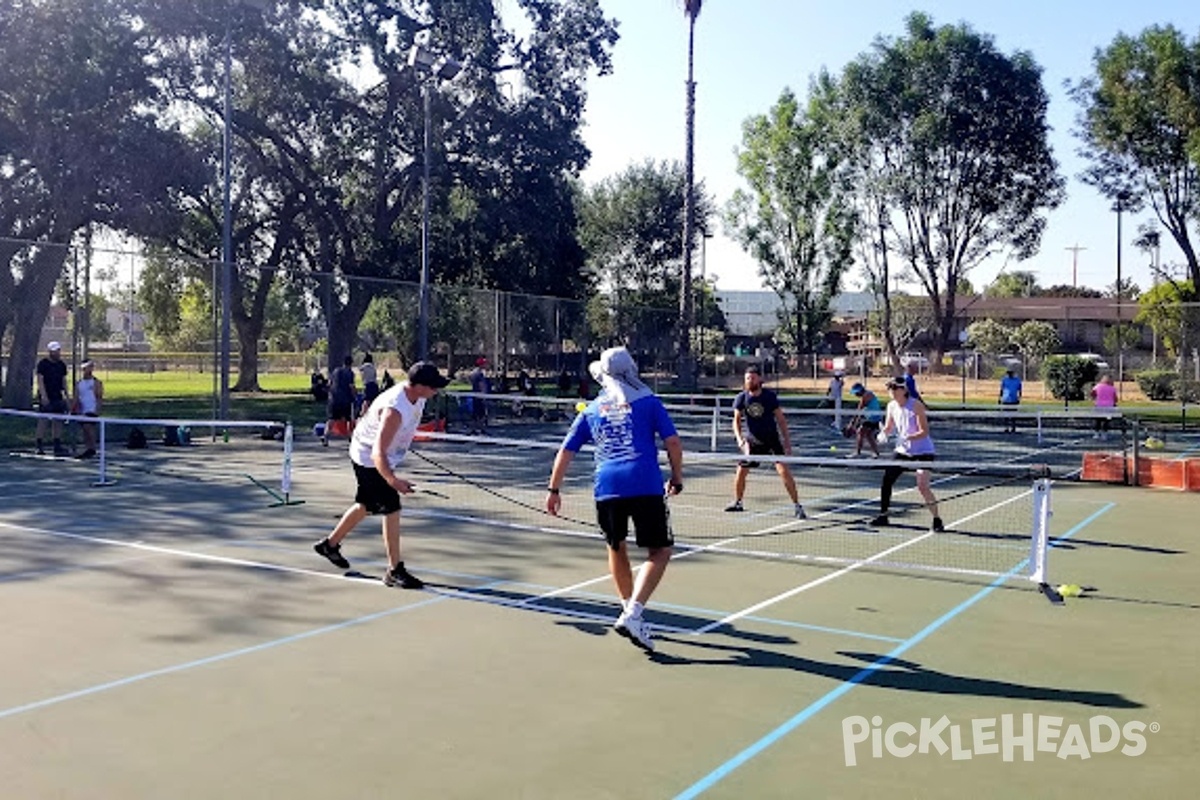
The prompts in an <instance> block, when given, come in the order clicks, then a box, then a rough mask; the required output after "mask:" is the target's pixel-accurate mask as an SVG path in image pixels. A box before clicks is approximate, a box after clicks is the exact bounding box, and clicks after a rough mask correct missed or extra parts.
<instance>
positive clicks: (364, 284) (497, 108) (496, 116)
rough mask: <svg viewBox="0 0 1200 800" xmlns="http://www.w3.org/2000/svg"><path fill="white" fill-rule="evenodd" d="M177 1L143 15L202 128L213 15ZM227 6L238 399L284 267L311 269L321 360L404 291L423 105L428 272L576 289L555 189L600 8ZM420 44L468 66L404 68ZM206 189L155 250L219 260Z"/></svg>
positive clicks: (593, 59)
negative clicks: (374, 306)
mask: <svg viewBox="0 0 1200 800" xmlns="http://www.w3.org/2000/svg"><path fill="white" fill-rule="evenodd" d="M180 5H181V4H169V7H164V8H162V9H161V11H160V12H159V13H156V15H155V17H154V20H155V22H156V25H157V27H156V30H157V31H158V32H159V33H160V36H161V41H162V43H163V44H162V52H161V56H162V60H163V63H164V65H165V67H164V69H165V71H166V72H167V74H168V75H170V76H171V78H172V82H171V86H172V89H173V91H174V93H175V95H176V97H177V98H178V100H179V102H180V103H182V104H187V105H188V106H189V107H190V108H193V109H196V110H199V111H200V112H202V113H203V114H204V115H205V116H206V118H207V122H208V123H209V124H208V128H209V129H210V130H216V129H218V128H219V125H218V124H217V122H218V120H219V119H220V114H221V110H222V109H221V106H220V103H219V98H218V97H217V96H215V95H214V92H213V91H212V89H213V83H214V80H216V79H218V78H219V76H220V75H221V74H222V70H221V67H220V64H221V53H222V48H221V43H222V36H223V32H224V28H225V17H224V15H220V14H218V15H213V14H212V13H211V12H210V10H209V7H210V6H211V3H207V2H191V3H186V4H182V5H183V6H184V8H182V9H181V8H180V7H179V6H180ZM235 5H236V6H237V8H236V9H235V10H234V13H235V17H234V19H233V21H232V25H233V31H234V33H235V40H234V41H235V43H236V44H237V46H236V47H235V48H234V55H235V67H234V75H233V79H234V82H235V94H236V97H237V98H238V102H237V103H236V104H235V108H234V114H233V132H234V135H235V136H236V140H237V145H238V147H239V150H238V152H239V155H240V157H239V158H238V159H237V160H236V161H235V173H234V175H233V177H234V191H233V203H234V209H235V220H236V221H237V225H236V228H235V231H234V246H235V252H236V255H237V262H238V264H239V269H238V271H237V273H236V274H235V278H236V280H235V285H234V291H233V293H232V295H231V300H232V305H233V311H234V322H235V324H236V325H237V326H238V332H239V339H240V340H241V341H242V342H243V345H242V352H241V362H242V369H241V370H240V371H239V387H241V388H246V387H245V386H243V383H244V382H246V381H249V380H251V379H253V376H254V371H253V370H254V367H255V365H254V357H255V353H254V352H253V349H252V348H253V346H254V344H253V343H254V342H256V341H257V340H258V338H260V335H261V334H262V332H263V325H264V321H263V316H264V314H265V313H266V307H267V303H268V300H269V298H270V292H271V283H272V281H274V280H277V279H278V278H279V276H281V275H285V274H287V271H286V270H284V267H288V268H289V269H290V268H291V267H293V266H294V267H295V268H298V269H304V270H306V271H309V272H312V273H318V274H319V275H320V276H321V277H320V278H319V283H318V284H317V286H318V289H317V291H319V292H321V295H320V296H319V297H317V298H313V305H314V306H316V307H318V308H320V309H322V310H323V311H324V312H325V316H326V320H325V321H326V325H327V329H328V351H327V352H328V356H329V359H330V362H331V364H332V363H338V362H340V359H341V357H342V356H343V355H344V354H346V353H349V352H350V350H351V349H353V347H354V345H355V338H356V336H357V331H358V327H359V322H360V320H361V318H362V316H363V314H364V313H365V312H366V309H367V307H368V305H369V304H370V301H371V299H372V298H373V297H374V296H376V295H377V294H380V293H382V292H384V291H385V289H384V287H385V286H386V285H387V283H386V281H387V280H402V281H410V282H416V281H417V279H418V277H419V273H420V263H421V237H420V231H421V222H422V216H423V215H422V203H421V197H422V191H421V190H422V183H423V181H422V174H423V164H424V147H423V136H422V132H423V129H424V122H425V113H424V109H425V103H424V98H425V97H426V95H427V96H428V99H429V103H428V108H429V112H430V113H429V123H430V131H431V143H430V144H431V146H430V178H431V179H430V181H429V196H430V213H429V221H430V229H431V236H430V262H431V264H433V265H435V267H434V270H433V272H432V275H431V278H432V280H433V281H434V282H435V283H436V284H454V283H458V282H464V281H469V282H472V283H475V284H476V285H492V286H496V287H498V288H501V289H506V290H520V291H534V292H554V293H558V294H567V293H570V294H581V293H582V291H583V290H584V287H585V283H584V281H583V280H582V275H581V267H582V260H583V259H582V252H581V251H580V249H579V247H578V245H577V244H576V243H575V240H574V236H575V229H576V225H575V217H574V208H573V206H572V200H573V197H572V193H571V189H570V179H571V177H572V176H574V175H576V174H578V172H579V170H581V169H582V168H583V166H584V165H585V164H586V160H587V157H588V153H587V149H586V147H585V146H584V144H583V142H582V139H581V137H580V135H579V130H580V126H581V124H582V112H583V105H584V100H585V97H586V94H585V91H584V87H585V84H586V81H587V79H588V77H589V75H590V74H594V73H595V74H600V75H603V74H605V73H607V72H608V71H610V70H611V63H610V59H609V51H610V49H611V47H612V45H613V43H614V42H615V40H616V29H615V25H614V24H613V22H612V20H609V19H607V18H605V17H604V16H603V13H602V11H601V9H600V8H599V6H598V4H595V3H567V2H563V1H562V0H547V1H544V2H543V1H540V0H539V2H533V3H521V4H519V5H518V6H515V7H514V8H515V9H516V11H515V13H514V14H513V15H509V14H506V15H505V18H504V19H501V18H500V17H499V13H498V10H497V6H496V4H495V3H494V2H493V0H442V1H441V2H438V3H433V4H418V5H416V6H414V5H413V4H411V3H368V4H361V3H327V2H322V3H316V2H313V3H306V5H311V6H313V7H314V8H318V7H319V10H320V13H301V14H296V13H288V12H287V11H285V7H284V6H279V5H276V6H274V7H273V10H268V11H266V12H265V13H261V14H259V13H248V12H247V11H246V10H245V9H243V8H242V4H235ZM288 10H289V11H290V9H288ZM517 29H520V31H521V33H520V36H518V35H517V33H516V32H515V30H517ZM417 41H422V42H424V46H425V47H427V48H428V49H429V50H430V51H431V52H433V53H434V55H435V56H437V57H441V56H457V57H459V58H463V57H465V56H467V55H469V56H470V59H469V61H468V65H467V68H466V69H465V70H464V71H463V73H462V74H461V75H460V76H458V78H457V79H456V80H455V82H454V83H453V84H452V85H451V84H447V83H445V82H441V81H437V80H435V79H434V78H433V77H432V76H431V75H429V74H428V73H424V72H421V71H420V70H416V69H413V68H412V67H410V66H409V64H408V56H409V53H410V50H411V48H412V47H413V45H414V44H415V43H416V42H417ZM513 87H520V88H519V89H514V88H513ZM203 133H204V130H203V126H197V130H196V135H197V146H199V143H200V142H201V140H202V138H203ZM210 149H211V143H210ZM214 174H215V173H214ZM218 189H219V187H218V186H216V185H215V184H210V186H209V189H208V191H207V192H205V193H204V194H203V195H201V196H198V197H196V198H194V208H195V210H196V215H195V217H196V220H195V223H194V226H193V227H194V233H195V234H196V235H195V236H193V237H192V239H191V240H190V241H189V240H184V237H176V238H175V239H173V240H172V243H173V244H174V245H176V246H178V247H180V248H181V249H182V250H183V251H184V252H189V253H192V254H194V255H198V256H203V257H207V258H213V257H214V256H215V255H216V253H217V252H218V251H217V245H218V244H219V236H218V235H216V234H217V231H219V227H220V225H219V223H220V204H219V202H216V201H217V199H218V198H219V191H218ZM381 279H383V280H381ZM430 322H431V329H432V328H433V327H434V324H433V320H432V319H431V320H430ZM247 348H250V349H247Z"/></svg>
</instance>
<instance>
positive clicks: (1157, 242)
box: [1146, 230, 1162, 369]
mask: <svg viewBox="0 0 1200 800" xmlns="http://www.w3.org/2000/svg"><path fill="white" fill-rule="evenodd" d="M1161 239H1162V237H1161V235H1160V234H1159V232H1158V231H1157V230H1150V231H1146V247H1147V248H1148V249H1149V250H1150V281H1151V283H1153V285H1154V286H1158V257H1159V252H1160V251H1159V247H1160V246H1161V244H1162V241H1161ZM1150 330H1151V333H1152V335H1153V352H1152V356H1151V357H1152V358H1153V364H1154V368H1155V369H1157V368H1158V329H1157V328H1155V327H1154V326H1151V327H1150Z"/></svg>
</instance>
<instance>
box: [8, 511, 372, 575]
mask: <svg viewBox="0 0 1200 800" xmlns="http://www.w3.org/2000/svg"><path fill="white" fill-rule="evenodd" d="M0 528H8V529H10V530H15V531H32V532H33V533H40V534H43V535H45V536H54V537H58V538H60V539H74V540H76V541H83V542H92V543H93V544H104V545H110V546H113V547H127V548H130V549H133V550H140V551H142V552H147V553H157V554H159V555H167V556H175V557H178V558H194V559H198V560H200V561H212V562H214V563H217V564H228V565H230V566H235V567H250V568H253V569H263V570H271V571H274V572H287V573H291V574H295V575H311V576H313V577H317V578H325V579H327V580H339V581H353V582H355V583H362V582H363V579H362V578H355V577H349V576H346V575H338V574H335V573H332V572H319V571H317V570H315V569H304V568H302V567H287V566H284V565H282V564H270V563H267V562H265V561H250V560H249V559H245V558H230V557H228V556H217V555H212V554H210V553H201V552H198V551H195V550H183V549H180V548H175V547H163V546H161V545H153V544H145V543H144V542H126V541H122V540H120V539H109V538H107V537H104V536H85V535H84V534H81V533H67V532H66V531H52V530H49V529H47V528H35V527H32V526H29V525H12V524H10V523H7V522H3V521H0Z"/></svg>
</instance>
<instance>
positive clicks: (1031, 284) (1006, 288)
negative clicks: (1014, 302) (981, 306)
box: [984, 270, 1041, 297]
mask: <svg viewBox="0 0 1200 800" xmlns="http://www.w3.org/2000/svg"><path fill="white" fill-rule="evenodd" d="M984 294H985V295H986V296H988V297H1034V296H1036V295H1038V294H1041V290H1040V289H1039V288H1038V281H1037V275H1036V274H1035V273H1032V272H1024V271H1021V270H1015V271H1013V272H1006V273H1003V274H1001V275H997V276H996V279H995V280H994V281H992V284H991V286H989V287H988V288H987V290H986V291H985V292H984Z"/></svg>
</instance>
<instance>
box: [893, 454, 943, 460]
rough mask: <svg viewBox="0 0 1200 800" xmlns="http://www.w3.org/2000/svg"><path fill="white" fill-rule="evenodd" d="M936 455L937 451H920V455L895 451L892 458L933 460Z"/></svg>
mask: <svg viewBox="0 0 1200 800" xmlns="http://www.w3.org/2000/svg"><path fill="white" fill-rule="evenodd" d="M935 457H936V454H935V453H920V454H919V455H915V456H908V455H905V454H904V453H894V454H893V455H892V458H894V459H896V460H897V461H933V460H934V458H935Z"/></svg>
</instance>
